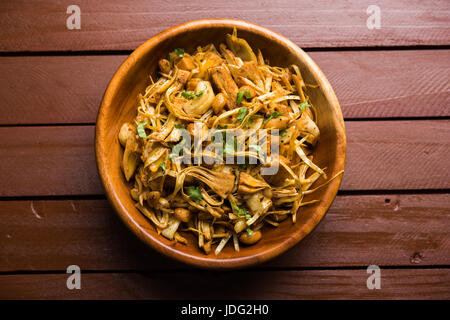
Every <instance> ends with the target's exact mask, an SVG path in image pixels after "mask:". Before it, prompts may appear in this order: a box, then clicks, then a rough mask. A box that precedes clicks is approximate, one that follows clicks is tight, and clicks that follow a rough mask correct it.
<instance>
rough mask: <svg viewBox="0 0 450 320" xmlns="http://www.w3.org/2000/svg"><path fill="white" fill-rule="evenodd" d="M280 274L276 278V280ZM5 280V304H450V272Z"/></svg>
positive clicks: (1, 281)
mask: <svg viewBox="0 0 450 320" xmlns="http://www.w3.org/2000/svg"><path fill="white" fill-rule="evenodd" d="M275 274H276V276H275ZM68 276H69V275H67V274H41V275H39V276H36V275H3V276H1V277H0V287H1V288H2V290H0V299H178V300H186V299H188V300H191V299H232V300H235V299H283V300H286V299H287V300H294V299H377V300H379V299H424V298H428V299H450V290H449V288H450V272H449V269H419V270H416V269H394V270H392V269H381V289H379V290H369V289H367V285H366V282H367V278H368V276H369V275H368V274H367V272H366V269H365V268H363V269H357V270H299V271H295V270H293V271H277V272H274V271H254V270H250V271H235V272H227V273H223V272H222V273H213V272H203V271H201V272H171V273H167V272H151V273H99V274H89V273H86V274H83V271H81V289H80V290H69V289H67V287H66V281H67V277H68Z"/></svg>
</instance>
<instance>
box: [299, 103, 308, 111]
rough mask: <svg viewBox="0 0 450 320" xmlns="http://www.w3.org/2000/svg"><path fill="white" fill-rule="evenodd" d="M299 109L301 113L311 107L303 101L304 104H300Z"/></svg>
mask: <svg viewBox="0 0 450 320" xmlns="http://www.w3.org/2000/svg"><path fill="white" fill-rule="evenodd" d="M299 107H300V110H301V111H305V110H306V107H311V105H310V104H309V103H308V101H305V102H302V103H301V104H300V106H299Z"/></svg>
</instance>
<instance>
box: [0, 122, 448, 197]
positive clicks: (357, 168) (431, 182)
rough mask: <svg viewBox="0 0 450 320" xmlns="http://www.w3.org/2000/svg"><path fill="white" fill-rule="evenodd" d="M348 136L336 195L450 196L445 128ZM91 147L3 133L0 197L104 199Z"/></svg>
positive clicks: (68, 132)
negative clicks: (437, 192)
mask: <svg viewBox="0 0 450 320" xmlns="http://www.w3.org/2000/svg"><path fill="white" fill-rule="evenodd" d="M346 131H347V140H348V141H347V161H346V171H345V173H344V179H343V182H342V185H341V190H389V189H409V190H417V189H447V188H450V169H449V167H448V159H449V157H450V155H449V153H450V148H449V146H450V121H448V120H434V121H356V122H347V123H346ZM93 143H94V126H67V127H66V126H63V127H60V126H54V127H3V128H0V145H1V146H2V151H1V152H2V154H1V157H2V166H1V167H0V176H1V177H2V179H3V183H2V184H0V196H3V197H5V196H7V197H14V196H43V195H89V194H103V190H102V187H101V185H100V181H99V178H98V175H97V169H96V164H95V157H94V147H93ZM412 172H414V174H411V173H412Z"/></svg>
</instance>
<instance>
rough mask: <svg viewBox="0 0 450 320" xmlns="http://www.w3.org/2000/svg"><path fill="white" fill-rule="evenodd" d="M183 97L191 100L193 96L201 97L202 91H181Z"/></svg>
mask: <svg viewBox="0 0 450 320" xmlns="http://www.w3.org/2000/svg"><path fill="white" fill-rule="evenodd" d="M181 95H182V96H183V97H185V98H186V99H189V100H192V99H194V98H195V97H201V96H202V95H203V91H200V92H199V93H197V94H195V93H190V92H186V91H183V93H182V94H181Z"/></svg>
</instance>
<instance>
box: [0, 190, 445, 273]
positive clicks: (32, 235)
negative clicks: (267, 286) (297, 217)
mask: <svg viewBox="0 0 450 320" xmlns="http://www.w3.org/2000/svg"><path fill="white" fill-rule="evenodd" d="M449 206H450V194H425V195H380V196H338V197H337V199H336V200H335V201H334V203H333V205H332V207H331V208H330V210H329V211H328V213H327V215H326V216H325V219H324V220H323V221H322V222H321V223H320V224H319V226H318V227H317V228H316V229H315V230H314V231H313V233H312V234H311V235H309V236H308V237H307V238H306V239H305V240H303V241H302V242H301V243H300V244H299V245H297V246H295V247H294V248H293V249H292V250H290V251H289V252H287V253H285V254H284V255H282V256H281V257H278V258H276V259H274V260H272V261H270V262H269V263H266V264H264V265H262V266H261V267H262V268H267V267H277V268H296V267H309V268H311V267H337V266H368V265H371V264H376V265H380V266H392V265H395V266H400V265H401V266H432V265H450V245H449V244H450V242H449V239H448V230H449V229H450V207H449ZM0 234H1V235H2V236H1V238H0V239H1V240H0V247H1V248H2V250H1V252H2V254H1V255H2V259H1V260H0V271H3V272H13V271H27V270H33V271H45V270H65V269H66V268H67V266H69V265H71V264H76V265H79V266H80V267H81V268H82V269H84V270H179V269H186V268H188V267H187V266H185V265H182V264H180V263H177V262H175V261H172V260H169V259H168V258H166V257H164V256H162V255H160V254H158V253H156V251H153V250H151V249H149V248H147V247H146V246H145V245H144V244H143V243H141V242H140V241H139V240H138V239H137V238H136V237H135V236H134V235H133V234H131V232H129V231H128V230H127V229H126V227H125V226H124V225H123V224H122V222H121V221H120V220H119V218H118V217H117V216H116V215H115V213H114V212H113V210H112V209H111V208H110V206H109V204H108V203H107V201H106V200H51V201H48V200H47V201H28V200H27V201H1V202H0Z"/></svg>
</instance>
